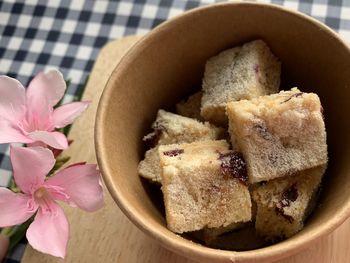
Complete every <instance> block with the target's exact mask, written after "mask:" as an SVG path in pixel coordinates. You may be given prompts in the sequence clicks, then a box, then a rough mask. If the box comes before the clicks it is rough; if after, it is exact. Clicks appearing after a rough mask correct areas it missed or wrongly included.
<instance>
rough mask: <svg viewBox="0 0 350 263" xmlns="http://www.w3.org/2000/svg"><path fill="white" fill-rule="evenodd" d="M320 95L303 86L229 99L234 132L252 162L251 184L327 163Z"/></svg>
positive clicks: (249, 161) (250, 167) (235, 139)
mask: <svg viewBox="0 0 350 263" xmlns="http://www.w3.org/2000/svg"><path fill="white" fill-rule="evenodd" d="M321 111H322V107H321V103H320V99H319V97H318V96H317V95H316V94H314V93H303V92H300V91H299V90H298V89H297V88H293V89H292V90H290V91H281V92H280V93H278V94H273V95H270V96H262V97H259V98H255V99H252V100H241V101H236V102H230V103H228V104H227V114H228V117H229V126H230V127H229V131H230V133H231V134H232V136H233V137H234V141H235V142H236V143H237V144H238V148H239V149H240V151H241V152H242V153H243V156H244V158H245V160H246V162H247V169H248V176H249V181H250V182H251V183H255V182H260V181H268V180H271V179H274V178H278V177H283V176H286V175H293V174H295V173H296V172H297V171H301V170H305V169H309V168H312V167H315V166H319V165H323V164H326V163H327V144H326V131H325V124H324V121H323V116H322V112H321Z"/></svg>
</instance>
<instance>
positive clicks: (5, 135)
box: [0, 120, 33, 143]
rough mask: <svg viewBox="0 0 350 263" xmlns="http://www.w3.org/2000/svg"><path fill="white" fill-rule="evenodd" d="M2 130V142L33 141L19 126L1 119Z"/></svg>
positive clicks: (0, 126)
mask: <svg viewBox="0 0 350 263" xmlns="http://www.w3.org/2000/svg"><path fill="white" fill-rule="evenodd" d="M0 131H1V133H0V143H14V142H18V143H31V142H33V140H32V139H30V138H28V137H27V136H25V135H24V134H23V133H22V131H21V130H20V129H19V128H17V127H16V126H15V125H13V124H11V123H10V122H9V121H6V120H0Z"/></svg>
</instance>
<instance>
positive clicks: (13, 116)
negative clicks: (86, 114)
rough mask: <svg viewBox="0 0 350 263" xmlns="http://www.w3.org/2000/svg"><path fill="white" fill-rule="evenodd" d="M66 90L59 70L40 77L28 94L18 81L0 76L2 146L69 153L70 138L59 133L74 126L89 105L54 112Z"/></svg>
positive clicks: (77, 104) (70, 104)
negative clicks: (46, 147) (40, 147)
mask: <svg viewBox="0 0 350 263" xmlns="http://www.w3.org/2000/svg"><path fill="white" fill-rule="evenodd" d="M65 90H66V83H65V81H64V79H63V76H62V74H61V73H60V72H59V71H57V70H51V71H49V72H48V73H39V74H38V75H37V76H36V77H35V78H34V79H33V80H32V81H31V82H30V84H29V86H28V88H27V90H25V88H24V87H23V86H22V84H21V83H20V82H19V81H17V80H16V79H13V78H10V77H7V76H0V131H1V133H0V143H13V142H18V143H26V144H34V145H38V144H47V145H49V146H51V147H53V148H56V149H66V148H67V147H68V143H67V138H66V137H65V135H64V134H62V133H60V132H57V131H55V129H56V128H62V127H65V126H67V125H68V124H71V123H72V122H73V121H74V120H75V118H77V117H78V116H79V115H80V114H81V113H82V112H83V111H84V110H85V109H86V108H87V107H88V104H89V103H88V102H73V103H68V104H65V105H62V106H60V107H58V108H56V109H53V107H54V106H55V105H56V104H57V103H58V102H59V101H60V99H61V98H62V97H63V95H64V93H65ZM38 142H39V143H38Z"/></svg>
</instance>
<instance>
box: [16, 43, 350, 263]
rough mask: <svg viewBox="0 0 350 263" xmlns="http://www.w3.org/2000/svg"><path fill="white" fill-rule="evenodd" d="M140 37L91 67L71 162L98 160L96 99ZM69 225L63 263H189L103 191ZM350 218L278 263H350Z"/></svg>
mask: <svg viewBox="0 0 350 263" xmlns="http://www.w3.org/2000/svg"><path fill="white" fill-rule="evenodd" d="M138 39H139V37H137V36H131V37H126V38H123V39H121V40H117V41H114V42H111V43H109V44H107V45H106V46H105V47H104V48H103V49H102V50H101V52H100V54H99V56H98V58H97V61H96V63H95V65H94V67H93V70H92V73H91V75H90V79H89V82H88V84H87V87H86V90H85V93H84V96H83V100H91V101H92V104H91V105H90V107H89V109H88V111H87V112H86V113H85V114H84V115H83V116H82V117H81V118H80V119H78V121H77V122H76V123H75V124H74V126H73V127H72V130H71V133H70V136H69V137H70V138H71V139H73V140H74V143H73V145H72V146H71V148H70V149H69V150H67V154H69V155H70V156H72V160H71V162H79V161H88V162H91V163H95V162H96V157H95V150H94V143H93V140H94V138H93V137H94V136H93V133H94V123H95V113H96V109H97V105H98V101H99V98H100V95H101V93H102V90H103V88H104V86H105V83H106V82H107V80H108V77H109V76H110V74H111V72H112V71H113V69H114V68H115V66H116V65H117V63H118V61H119V60H120V58H121V57H122V56H123V54H125V52H126V51H127V50H128V49H129V48H130V47H131V46H132V45H133V44H134V43H135V42H136V41H137V40H138ZM65 212H66V214H67V217H68V219H69V222H70V225H71V239H70V241H69V246H68V254H67V258H66V259H65V260H64V262H72V263H73V262H74V263H76V262H92V263H96V262H104V263H108V262H118V263H120V262H121V263H124V262H128V263H129V262H130V263H135V262H142V263H144V262H152V263H153V262H159V263H160V262H167V263H175V262H184V263H186V262H193V261H190V260H187V259H185V258H184V257H182V256H178V255H176V254H174V253H172V252H169V251H167V250H166V249H164V248H163V247H161V246H160V245H159V244H158V243H156V242H155V241H153V240H152V239H151V238H149V237H147V236H146V235H145V234H143V232H141V231H140V230H139V229H138V228H136V226H134V225H133V224H132V223H131V222H130V221H129V220H128V219H127V218H126V216H125V215H124V214H123V213H122V212H121V210H120V209H119V208H118V206H117V205H116V204H115V203H114V201H113V199H112V198H111V196H110V195H109V193H108V191H107V190H105V207H104V208H103V209H101V210H100V211H98V212H96V213H92V214H89V213H85V212H83V211H80V210H78V209H72V208H70V207H65ZM349 233H350V220H348V221H346V222H345V223H344V224H343V225H342V226H341V227H339V228H338V229H337V230H336V231H335V232H334V233H333V234H331V235H329V236H328V237H325V238H323V239H321V240H319V241H317V242H316V243H315V244H313V245H312V246H310V248H308V249H307V250H305V251H303V252H302V253H300V254H298V255H295V256H293V257H291V258H288V259H285V260H282V261H278V263H301V262H317V263H345V262H350V242H349V238H348V235H349ZM22 262H23V263H44V262H45V263H48V262H50V263H54V262H62V260H61V259H56V258H54V257H50V256H47V255H43V254H41V253H39V252H36V251H34V250H33V249H32V248H31V247H30V246H27V249H26V251H25V254H24V257H23V260H22Z"/></svg>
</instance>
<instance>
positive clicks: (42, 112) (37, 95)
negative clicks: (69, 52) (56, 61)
mask: <svg viewBox="0 0 350 263" xmlns="http://www.w3.org/2000/svg"><path fill="white" fill-rule="evenodd" d="M65 90H66V82H65V81H64V79H63V76H62V74H61V73H60V72H59V71H58V70H50V71H49V72H47V73H43V72H40V73H39V74H38V75H36V76H35V77H34V79H33V80H32V81H31V82H30V83H29V86H28V89H27V106H28V107H29V109H30V112H31V114H33V115H35V116H39V118H47V117H48V116H49V114H50V113H51V112H52V108H53V106H54V105H56V104H57V103H58V102H59V101H60V99H61V98H62V97H63V95H64V92H65Z"/></svg>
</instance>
